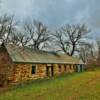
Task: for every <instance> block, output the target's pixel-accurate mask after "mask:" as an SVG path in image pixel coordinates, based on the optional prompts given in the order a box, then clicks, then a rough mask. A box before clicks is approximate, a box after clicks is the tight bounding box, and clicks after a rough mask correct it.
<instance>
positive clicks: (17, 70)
mask: <svg viewBox="0 0 100 100" xmlns="http://www.w3.org/2000/svg"><path fill="white" fill-rule="evenodd" d="M34 66H36V73H35V74H32V73H31V72H32V64H15V65H14V69H13V74H12V76H11V77H12V78H10V79H12V80H13V82H18V81H25V80H34V79H38V78H44V77H47V75H46V66H48V65H47V64H35V65H34ZM49 66H51V65H50V64H49ZM52 66H53V68H54V75H60V74H63V73H68V72H74V68H73V65H71V67H70V66H69V65H60V66H61V71H59V65H58V64H54V65H52ZM65 66H66V70H65ZM70 68H71V69H70Z"/></svg>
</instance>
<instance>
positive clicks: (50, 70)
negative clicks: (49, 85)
mask: <svg viewBox="0 0 100 100" xmlns="http://www.w3.org/2000/svg"><path fill="white" fill-rule="evenodd" d="M46 75H47V76H48V77H52V76H54V68H53V66H47V67H46Z"/></svg>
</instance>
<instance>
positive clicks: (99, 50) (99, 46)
mask: <svg viewBox="0 0 100 100" xmlns="http://www.w3.org/2000/svg"><path fill="white" fill-rule="evenodd" d="M96 43H97V49H98V55H99V56H100V38H98V39H97V40H96Z"/></svg>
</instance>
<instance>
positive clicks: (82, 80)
mask: <svg viewBox="0 0 100 100" xmlns="http://www.w3.org/2000/svg"><path fill="white" fill-rule="evenodd" d="M0 100H100V70H95V71H90V72H83V73H73V74H69V75H62V76H60V77H55V78H52V79H43V80H37V81H35V82H33V83H31V84H28V85H24V86H22V87H17V88H16V89H12V90H9V91H7V92H5V93H2V94H1V95H0Z"/></svg>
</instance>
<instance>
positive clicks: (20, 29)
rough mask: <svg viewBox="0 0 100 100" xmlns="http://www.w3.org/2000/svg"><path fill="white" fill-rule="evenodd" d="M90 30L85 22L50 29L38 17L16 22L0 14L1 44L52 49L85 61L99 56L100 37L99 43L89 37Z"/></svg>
mask: <svg viewBox="0 0 100 100" xmlns="http://www.w3.org/2000/svg"><path fill="white" fill-rule="evenodd" d="M90 32H91V30H90V29H88V27H87V26H86V25H85V24H74V25H70V24H67V25H64V26H62V27H61V28H58V29H56V30H51V29H49V28H48V27H47V26H46V25H45V24H43V23H42V22H40V21H37V20H31V19H27V20H24V21H23V22H19V21H16V20H15V19H14V16H8V15H4V16H1V17H0V43H2V42H4V43H11V44H15V45H18V46H22V47H26V46H27V47H29V48H34V49H37V50H51V51H54V52H58V53H64V54H66V55H69V56H75V55H78V56H79V57H80V58H81V59H82V61H83V62H85V63H86V62H87V61H88V59H90V58H93V59H95V58H97V56H99V55H100V40H99V38H98V39H97V40H95V41H96V42H95V43H96V46H94V45H93V43H91V42H90V41H91V40H90V38H89V33H90Z"/></svg>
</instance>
